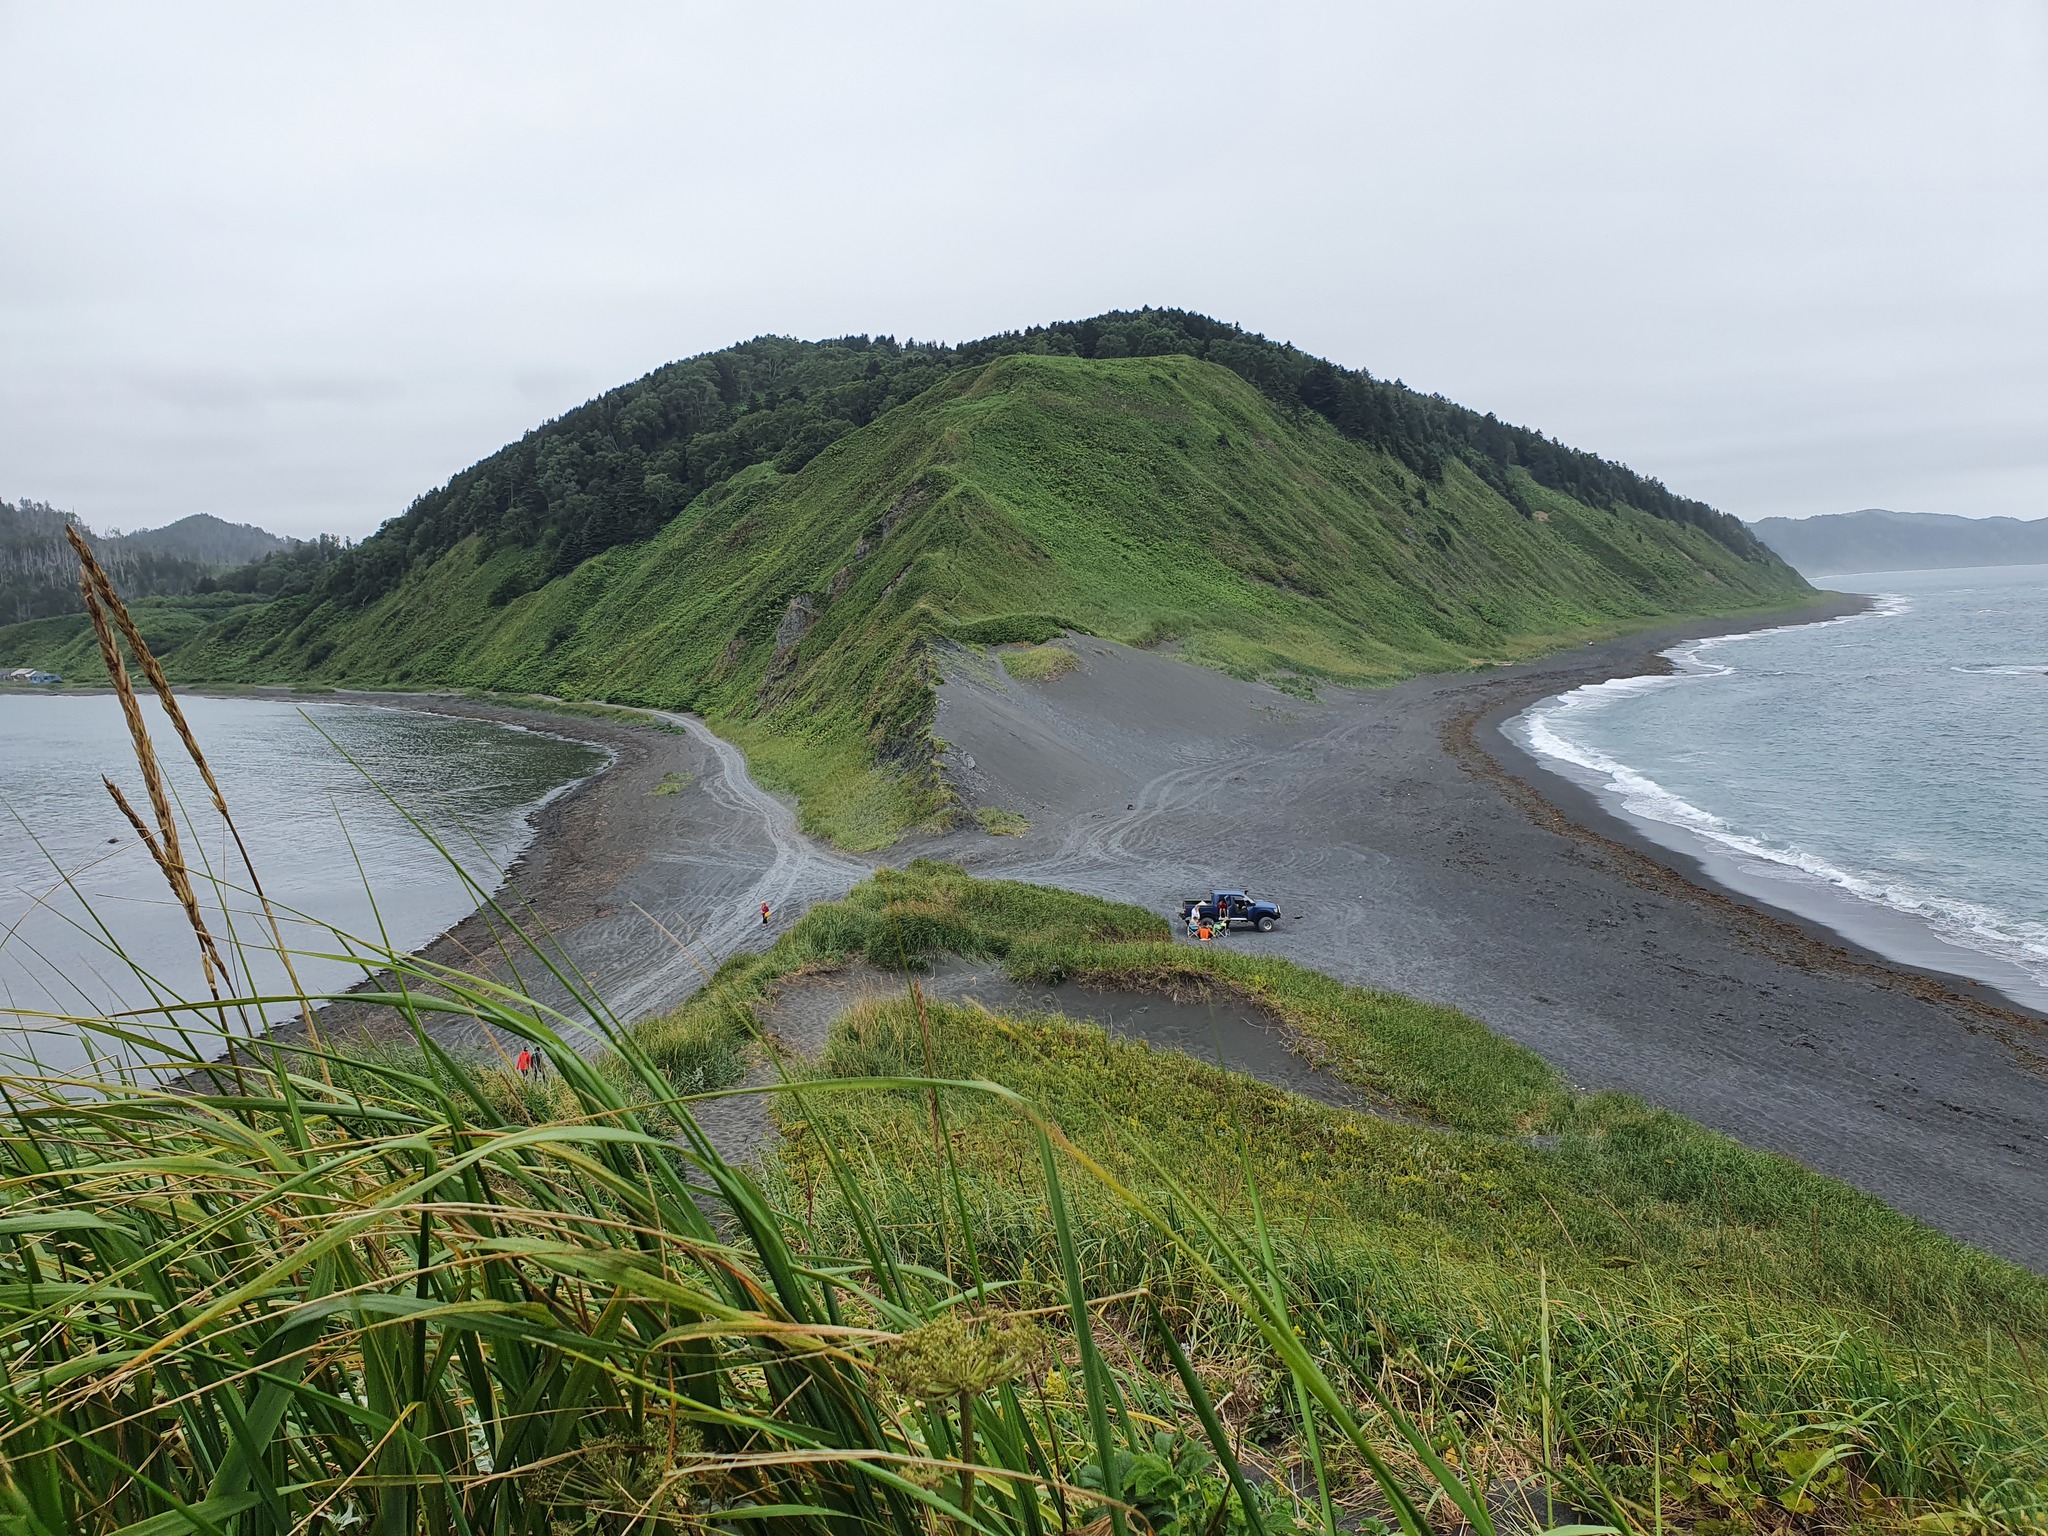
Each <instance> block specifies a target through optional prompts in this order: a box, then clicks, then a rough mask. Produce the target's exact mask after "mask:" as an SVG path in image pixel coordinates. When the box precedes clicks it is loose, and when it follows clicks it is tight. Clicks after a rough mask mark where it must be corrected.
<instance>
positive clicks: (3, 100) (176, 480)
mask: <svg viewBox="0 0 2048 1536" xmlns="http://www.w3.org/2000/svg"><path fill="white" fill-rule="evenodd" d="M0 210H4V214H0V217H4V220H5V224H4V228H0V495H8V496H12V495H31V496H36V497H40V498H45V499H49V500H52V501H55V502H57V503H59V504H60V505H68V506H72V507H75V508H76V509H77V510H78V511H79V512H81V513H82V514H83V515H85V516H86V517H87V518H88V519H89V520H93V521H96V522H103V523H115V524H120V525H123V526H135V525H139V524H145V523H149V522H153V521H162V520H165V519H168V518H171V517H177V516H181V515H183V514H185V513H187V512H192V511H200V510H207V511H214V512H217V513H220V514H221V515H223V516H228V517H233V518H237V519H248V520H255V521H260V522H265V523H267V524H269V525H270V526H273V527H277V528H280V529H284V530H286V531H291V532H299V533H306V532H312V531H315V530H317V529H322V528H333V529H337V530H340V531H343V532H348V533H351V534H360V533H363V532H366V531H368V530H369V529H370V528H372V527H374V526H375V525H376V524H377V523H378V522H379V521H381V520H382V519H383V518H385V517H388V516H391V515H393V514H395V513H397V512H398V511H400V510H402V509H403V508H404V506H405V505H406V503H407V502H409V501H410V500H411V498H412V497H413V496H414V495H416V494H417V493H418V492H419V491H421V490H423V489H425V488H426V487H428V486H429V485H432V484H434V483H437V482H438V481H440V480H442V479H444V478H446V476H447V475H448V474H450V473H452V472H453V471H454V470H456V469H459V468H461V467H462V466H463V465H465V464H467V463H470V462H472V461H473V460H475V459H476V458H478V457H480V456H481V455H483V454H485V453H488V452H489V451H491V450H492V449H493V448H495V447H497V446H498V445H499V444H501V443H503V442H505V441H507V440H508V439H510V438H512V437H515V436H517V435H518V434H519V433H520V432H522V431H523V430H525V429H526V428H527V427H529V426H532V425H533V424H535V423H536V422H537V421H539V420H541V419H543V418H544V417H546V416H549V415H553V414H556V413H558V412H559V411H561V410H563V409H566V408H568V407H570V406H573V405H575V404H576V403H578V402H579V401H580V400H582V399H584V398H586V397H587V396H589V395H590V394H592V393H594V392H596V391H597V390H600V389H603V388H605V387H607V386H608V385H611V384H614V383H617V382H620V381H622V380H624V379H627V378H631V377H634V376H637V375H638V374H640V373H642V372H644V371H646V370H647V369H648V368H651V367H654V366H657V365H659V364H660V363H662V362H664V361H666V360H668V359H670V358H673V357H677V356H683V355H687V354H688V353H691V352H695V351H699V350H702V349H705V348H707V347H714V346H719V345H723V344H725V343H727V342H730V341H733V340H737V339H740V338H742V337H745V336H750V335H754V334H757V333H760V332H763V331H777V332H785V333H794V334H799V335H827V334H836V333H840V332H844V331H848V330H867V331H888V332H892V333H894V334H896V335H898V336H906V335H917V336H926V337H941V338H960V337H966V336H974V335H980V334H984V333H986V332H989V331H992V330H997V329H1001V328H1004V327H1009V326H1016V325H1024V324H1029V323H1031V322H1033V321H1037V320H1042V319H1048V318H1055V317H1068V316H1076V315H1081V314H1085V313H1091V312H1094V311H1097V310H1101V309H1105V308H1109V307H1112V306H1118V305H1135V304H1143V303H1165V304H1180V305H1185V306H1188V307H1191V308H1197V309H1203V310H1206V311H1208V312H1210V313H1214V314H1218V315H1221V316H1224V317H1226V318H1230V319H1235V320H1238V321H1240V322H1242V323H1244V324H1246V325H1249V326H1252V327H1254V328H1257V329H1260V330H1263V331H1266V332H1267V333H1268V334H1271V335H1275V336H1280V337H1283V338H1288V339H1292V340H1293V341H1295V342H1296V343H1297V344H1299V345H1301V346H1303V347H1306V348H1309V349H1310V350H1313V351H1317V352H1321V353H1324V354H1326V355H1329V356H1332V357H1334V358H1336V359H1338V360H1339V361H1342V362H1346V363H1350V364H1353V365H1358V366H1365V367H1370V368H1372V369H1373V370H1374V371H1375V372H1377V373H1381V374H1384V375H1387V376H1390V377H1391V376H1400V377H1403V378H1405V379H1406V380H1407V381H1408V382H1409V383H1411V384H1414V385H1417V386H1418V387H1421V388H1426V389H1438V390H1442V391H1443V392H1444V393H1446V394H1449V395H1451V396H1453V397H1454V398H1457V399H1460V400H1462V401H1465V402H1466V403H1468V404H1471V405H1475V406H1477V407H1479V408H1481V409H1492V410H1495V411H1497V412H1499V413H1500V414H1502V415H1503V416H1507V417H1510V418H1512V419H1516V420H1520V421H1523V422H1527V423H1529V424H1531V425H1535V426H1538V427H1541V428H1543V429H1544V430H1546V431H1549V432H1552V433H1554V434H1556V435H1557V436H1559V437H1562V438H1563V439H1565V440H1566V441H1569V442H1572V443H1575V444H1578V445H1580V446H1584V447H1588V448H1593V449H1596V450H1598V451H1600V452H1603V453H1607V454H1609V455H1612V456H1614V457H1618V458H1622V459H1625V460H1627V461H1628V462H1630V463H1632V464H1634V465H1635V466H1636V467H1637V468H1639V469H1642V470H1645V471H1647V472H1649V473H1653V474H1657V475H1659V476H1661V477H1662V478H1664V479H1665V480H1666V481H1667V482H1669V483H1670V484H1672V485H1673V486H1674V487H1676V488H1678V489H1681V490H1684V491H1686V492H1688V493H1690V494H1693V495H1698V496H1702V497H1705V498H1706V499H1708V500H1711V501H1714V502H1716V503H1717V504H1719V505H1722V506H1724V507H1726V508H1727V509H1728V510H1730V511H1734V512H1737V513H1739V514H1741V515H1743V516H1748V517H1756V516H1763V515H1767V514H1771V513H1793V514H1801V513H1811V512H1824V511H1836V510H1843V509H1845V508H1848V507H1853V506H1861V505H1869V504H1873V503H1874V504H1892V505H1908V506H1914V507H1919V508H1926V509H1932V510H1943V511H1955V512H1965V513H1980V514H1982V513H2008V514H2016V515H2020V516H2028V515H2041V514H2043V513H2048V427H2044V423H2048V381H2044V378H2043V370H2042V369H2041V367H2040V360H2041V358H2042V357H2043V356H2048V9H2044V7H2043V6H2042V5H2041V4H2040V3H2038V0H1983V3H1981V4H1975V5H1969V6H1963V7H1942V8H1929V7H1925V6H1922V5H1917V4H1884V3H1877V4H1809V5H1800V6H1790V7H1788V6H1783V5H1740V4H1731V5H1717V6H1713V7H1698V8H1695V9H1694V10H1693V11H1691V12H1690V13H1683V12H1681V11H1680V10H1679V9H1678V8H1672V7H1641V6H1635V5H1628V4H1613V5H1594V4H1582V5H1566V6H1548V7H1528V6H1520V5H1514V4H1506V3H1502V4H1490V5H1476V4H1475V5H1455V4H1448V5H1436V6H1428V7H1414V6H1393V5H1387V6H1360V5H1350V4H1346V5H1329V6H1316V5H1292V6H1289V5H1277V6H1269V7H1259V8H1225V7H1216V8H1212V9H1203V8H1200V7H1187V6H1163V5H1162V6H1135V5H1134V6H1095V5H1090V6H1079V5H1075V6H1064V7H1063V6H1058V5H1044V4H1041V5H1035V6H1030V7H1015V8H1012V9H1009V10H1007V11H1002V12H994V11H992V10H990V8H959V7H940V6H929V7H927V6H914V5H906V6H894V7H887V8H877V7H860V8H853V7H832V6H823V5H819V6H780V7H778V6H753V7H745V8H726V7H713V6H672V5H645V6H641V5H625V4H614V5H609V6H604V7H574V8H558V7H544V6H530V7H519V6H506V5H490V6H482V5H477V6H468V7H465V6H459V5H448V6H436V7H431V8H428V7H407V6H397V5H390V6H376V5H369V6H354V7H349V8H312V7H296V8H278V7H266V6H257V5H246V6H206V5H188V6H181V7H177V8H170V7H158V6H144V5H135V6H123V5H102V6H95V7H65V8H58V7H43V6H31V5H28V4H26V3H13V4H10V3H6V0H0Z"/></svg>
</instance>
